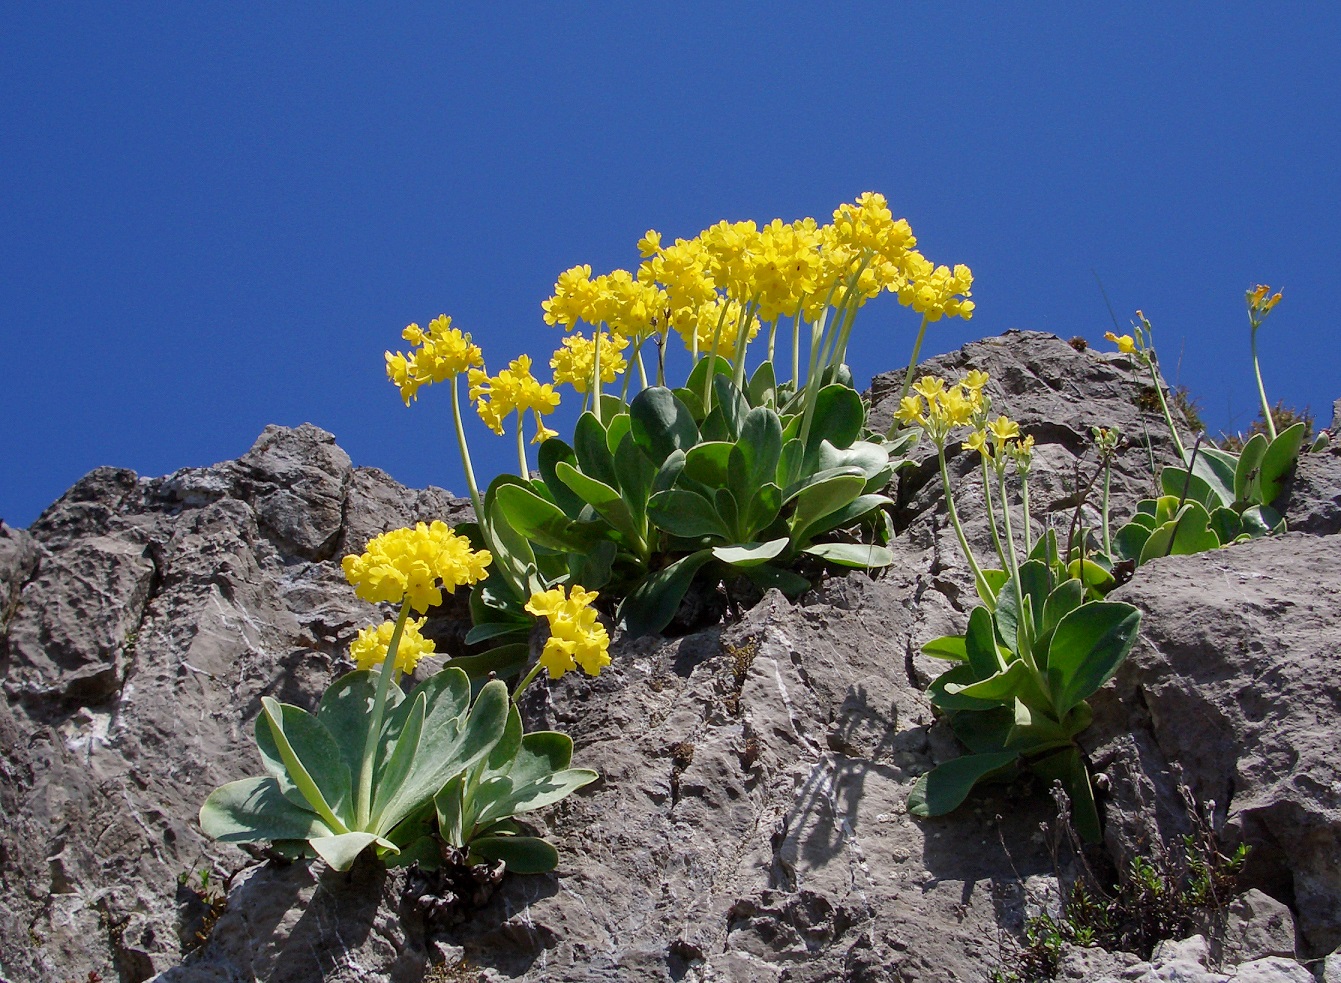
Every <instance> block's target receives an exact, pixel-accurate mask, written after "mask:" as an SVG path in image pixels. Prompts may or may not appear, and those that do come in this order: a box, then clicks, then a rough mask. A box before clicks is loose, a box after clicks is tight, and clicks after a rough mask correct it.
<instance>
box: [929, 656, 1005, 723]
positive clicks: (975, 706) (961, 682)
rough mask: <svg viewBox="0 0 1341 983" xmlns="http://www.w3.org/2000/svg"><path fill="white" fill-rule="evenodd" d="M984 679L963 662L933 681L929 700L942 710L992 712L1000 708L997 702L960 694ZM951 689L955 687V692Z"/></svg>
mask: <svg viewBox="0 0 1341 983" xmlns="http://www.w3.org/2000/svg"><path fill="white" fill-rule="evenodd" d="M982 678H983V677H981V676H979V675H978V674H977V672H976V671H975V670H974V668H973V666H972V665H970V664H968V663H964V662H961V663H960V664H959V665H955V666H951V667H950V668H949V669H947V670H945V672H943V673H941V674H940V675H939V676H937V677H936V678H935V679H933V680H932V681H931V685H930V686H928V687H927V698H928V699H929V700H931V702H932V704H933V705H935V706H937V707H939V708H940V709H942V710H950V711H964V710H975V711H977V710H991V709H993V708H995V707H997V706H999V703H998V702H997V701H995V700H976V699H974V698H973V697H971V696H963V695H962V694H961V693H960V692H959V690H960V689H961V688H962V687H964V686H971V685H972V684H973V683H975V682H978V681H979V680H980V679H982ZM949 687H954V692H951V691H950V689H949Z"/></svg>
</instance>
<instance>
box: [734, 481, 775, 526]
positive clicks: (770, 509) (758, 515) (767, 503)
mask: <svg viewBox="0 0 1341 983" xmlns="http://www.w3.org/2000/svg"><path fill="white" fill-rule="evenodd" d="M747 501H748V503H749V504H748V505H747V506H746V507H745V514H744V515H742V516H741V518H740V525H741V528H742V529H744V530H745V532H746V533H747V534H748V535H749V536H750V537H755V536H759V535H761V534H763V533H765V532H766V531H767V530H768V529H769V527H770V526H772V525H773V523H774V522H776V521H777V518H778V514H779V513H780V512H781V511H782V489H780V488H778V486H777V485H775V484H773V482H771V481H769V482H765V483H764V484H762V485H758V486H756V488H755V490H754V494H753V495H751V496H750V497H749V498H748V499H747Z"/></svg>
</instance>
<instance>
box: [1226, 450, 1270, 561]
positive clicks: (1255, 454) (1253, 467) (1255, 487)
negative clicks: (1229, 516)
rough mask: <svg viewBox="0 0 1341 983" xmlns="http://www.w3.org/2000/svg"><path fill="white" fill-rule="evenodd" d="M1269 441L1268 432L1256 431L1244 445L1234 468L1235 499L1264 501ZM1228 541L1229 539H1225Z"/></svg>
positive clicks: (1248, 501)
mask: <svg viewBox="0 0 1341 983" xmlns="http://www.w3.org/2000/svg"><path fill="white" fill-rule="evenodd" d="M1268 444H1269V441H1268V440H1267V438H1266V434H1261V433H1255V434H1253V435H1252V436H1251V437H1249V438H1248V442H1247V443H1246V444H1244V445H1243V451H1242V453H1240V454H1239V463H1238V466H1237V467H1235V468H1234V501H1235V503H1236V504H1237V503H1239V502H1243V503H1245V504H1259V503H1260V504H1263V505H1267V504H1270V503H1268V502H1262V458H1263V457H1265V456H1266V452H1267V446H1268ZM1224 542H1228V540H1224Z"/></svg>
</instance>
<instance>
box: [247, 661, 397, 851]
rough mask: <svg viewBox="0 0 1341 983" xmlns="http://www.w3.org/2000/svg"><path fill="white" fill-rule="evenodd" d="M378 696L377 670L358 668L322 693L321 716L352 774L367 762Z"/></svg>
mask: <svg viewBox="0 0 1341 983" xmlns="http://www.w3.org/2000/svg"><path fill="white" fill-rule="evenodd" d="M392 692H394V693H395V694H396V695H397V696H399V695H400V689H399V687H396V688H394V689H389V690H387V693H388V696H389V695H390V694H391V693H392ZM376 697H377V674H376V673H373V672H370V671H368V670H367V669H355V670H354V671H353V672H347V673H345V674H344V675H343V676H341V677H340V678H339V679H337V680H336V681H335V682H333V683H331V685H330V686H329V687H327V689H326V692H325V693H323V694H322V696H321V702H320V703H319V704H317V720H319V721H320V722H321V725H322V726H323V727H325V728H326V730H327V731H328V732H329V733H330V735H331V739H332V740H333V741H335V746H336V747H338V748H339V749H340V755H341V757H342V758H343V759H344V762H345V766H346V767H347V768H348V769H349V774H350V776H351V777H352V776H353V775H356V774H358V771H359V768H360V767H361V766H362V765H363V744H364V742H365V741H366V740H367V739H368V717H369V715H371V713H372V705H373V701H374V700H375V699H376ZM388 702H390V701H388ZM397 702H399V701H397ZM391 709H392V710H394V709H395V705H394V704H393V705H391ZM258 723H259V721H258ZM272 740H273V739H272ZM294 838H297V837H294ZM301 839H307V837H305V836H304V837H301Z"/></svg>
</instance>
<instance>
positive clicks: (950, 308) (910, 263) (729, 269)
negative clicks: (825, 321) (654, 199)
mask: <svg viewBox="0 0 1341 983" xmlns="http://www.w3.org/2000/svg"><path fill="white" fill-rule="evenodd" d="M916 244H917V239H916V238H915V237H914V236H913V232H912V229H911V228H910V227H909V225H908V223H907V221H905V220H904V219H895V218H894V216H893V213H892V212H891V211H890V209H889V204H888V202H887V201H886V200H885V197H884V196H883V195H880V194H876V193H875V192H866V193H865V194H863V195H861V196H860V197H859V198H858V199H857V200H856V202H854V203H851V204H844V205H840V206H839V207H838V208H837V209H836V210H835V211H834V213H833V222H832V223H831V224H829V225H824V226H821V225H819V224H818V223H817V222H816V221H815V220H814V219H813V218H805V219H801V220H799V221H795V222H790V223H788V222H783V221H782V220H780V219H774V220H773V221H772V222H770V223H768V224H767V225H764V226H763V227H759V226H757V225H756V224H755V223H754V222H748V221H747V222H725V221H723V222H718V223H717V224H716V225H713V226H711V227H709V228H707V229H704V230H703V231H702V232H700V233H699V234H698V235H697V236H695V237H694V238H693V239H677V240H675V242H674V243H673V244H672V245H669V246H664V245H663V244H662V236H661V234H660V233H659V232H657V231H656V230H655V229H649V230H648V231H647V233H646V234H645V235H644V236H643V237H642V239H640V240H639V241H638V252H639V254H640V255H641V256H642V258H643V263H642V265H641V266H640V267H639V269H638V273H637V276H636V277H633V276H631V275H630V274H629V273H628V272H627V271H625V270H616V271H614V272H613V273H610V274H608V275H606V276H599V277H596V278H594V279H593V278H592V276H591V267H590V266H575V267H573V268H572V269H571V270H567V271H565V272H564V273H562V274H560V276H559V279H558V281H557V282H556V283H555V285H554V296H553V297H551V298H550V299H549V300H546V301H545V302H544V303H543V304H542V307H543V308H544V312H545V321H546V323H548V324H561V325H563V326H564V327H565V328H572V327H573V326H574V325H575V324H577V322H578V321H585V322H587V323H588V324H593V325H600V324H604V325H606V326H608V327H609V329H610V330H611V331H612V332H614V333H615V334H622V335H625V336H628V337H630V338H635V339H639V340H642V339H645V338H647V337H650V336H651V335H652V334H654V333H655V334H658V335H661V336H664V334H665V332H666V331H667V330H668V329H670V328H674V329H675V330H676V331H678V332H680V334H681V335H682V336H683V337H684V339H685V344H686V346H688V347H690V348H691V349H695V348H696V350H698V351H702V350H703V349H704V348H705V347H707V346H708V345H709V344H710V343H711V337H712V333H713V332H714V330H715V329H716V320H715V319H714V318H712V317H710V316H709V314H710V311H709V310H708V309H710V308H713V307H714V305H717V304H720V303H722V302H724V301H725V302H728V303H729V304H731V305H732V306H733V307H735V308H737V309H739V310H744V308H745V307H746V306H747V305H748V306H750V308H751V310H752V312H753V314H752V319H754V320H757V321H763V322H776V321H777V319H779V318H781V317H790V316H793V315H796V314H797V313H798V311H799V312H800V314H801V315H802V316H803V317H804V318H805V319H806V320H807V321H809V322H811V323H813V322H815V321H817V320H818V319H819V317H820V316H821V314H822V313H823V310H824V308H825V306H826V305H827V304H853V305H859V304H861V303H863V302H864V301H865V300H867V299H869V298H871V297H874V296H876V295H877V294H879V293H881V292H882V291H889V292H891V293H894V294H896V295H897V296H898V298H899V302H900V303H901V304H904V305H905V306H908V307H911V308H913V309H914V310H915V311H917V312H918V313H919V314H922V315H923V316H924V317H925V318H926V319H927V320H928V321H937V320H939V319H940V318H942V317H962V318H965V319H967V318H969V317H971V316H972V314H973V301H971V300H969V299H968V298H969V296H970V290H971V287H972V284H973V274H972V273H971V272H970V271H969V268H968V267H966V266H963V265H959V266H955V267H953V269H952V268H950V267H947V266H936V265H935V264H933V263H932V262H931V261H929V260H928V259H926V258H925V257H924V256H922V254H921V253H919V252H917V251H916V249H915V248H914V247H915V246H916ZM713 313H715V312H713ZM709 322H711V323H709ZM705 325H706V326H707V327H706V330H705ZM705 335H706V337H705ZM733 347H734V346H733V343H721V341H720V339H719V348H720V350H723V351H725V352H730V351H732V350H733Z"/></svg>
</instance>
